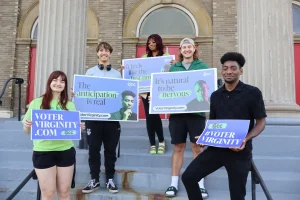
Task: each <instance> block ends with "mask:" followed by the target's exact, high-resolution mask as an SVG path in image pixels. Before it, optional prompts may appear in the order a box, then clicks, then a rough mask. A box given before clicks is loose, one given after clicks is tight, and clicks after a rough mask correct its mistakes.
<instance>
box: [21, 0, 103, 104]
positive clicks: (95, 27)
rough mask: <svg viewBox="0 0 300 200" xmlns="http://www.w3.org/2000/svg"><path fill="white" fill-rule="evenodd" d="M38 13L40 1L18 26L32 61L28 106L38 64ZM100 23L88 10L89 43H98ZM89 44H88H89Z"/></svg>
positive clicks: (29, 76) (29, 10) (92, 12)
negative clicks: (28, 46) (28, 48)
mask: <svg viewBox="0 0 300 200" xmlns="http://www.w3.org/2000/svg"><path fill="white" fill-rule="evenodd" d="M38 12H39V1H37V2H35V3H33V4H32V5H31V6H30V7H29V8H28V10H27V12H26V13H25V14H24V16H23V17H22V19H21V20H20V23H19V26H18V35H17V38H18V39H19V40H22V41H24V42H25V43H27V44H28V45H30V52H29V53H30V61H29V69H28V71H29V73H28V87H27V100H26V104H29V103H30V102H31V101H32V99H33V93H34V84H35V83H34V77H35V64H36V44H37V38H38V24H39V23H38V22H39V20H38ZM98 32H99V22H98V17H97V15H96V13H95V11H94V10H93V9H92V8H91V7H89V8H88V23H87V41H88V42H92V43H94V42H96V43H97V41H98ZM88 42H87V43H88Z"/></svg>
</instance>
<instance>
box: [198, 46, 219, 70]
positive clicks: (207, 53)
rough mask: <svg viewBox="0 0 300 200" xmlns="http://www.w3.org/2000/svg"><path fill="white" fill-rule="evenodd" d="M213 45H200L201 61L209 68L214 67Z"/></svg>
mask: <svg viewBox="0 0 300 200" xmlns="http://www.w3.org/2000/svg"><path fill="white" fill-rule="evenodd" d="M212 50H213V45H212V44H211V43H200V44H199V45H198V52H199V54H200V59H201V60H203V61H204V62H205V63H206V64H208V66H209V67H215V66H213V56H212V55H213V52H212Z"/></svg>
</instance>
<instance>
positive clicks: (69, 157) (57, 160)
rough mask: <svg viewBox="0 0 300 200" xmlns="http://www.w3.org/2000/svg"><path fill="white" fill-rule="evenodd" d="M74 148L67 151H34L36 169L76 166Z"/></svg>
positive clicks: (33, 157)
mask: <svg viewBox="0 0 300 200" xmlns="http://www.w3.org/2000/svg"><path fill="white" fill-rule="evenodd" d="M75 157H76V151H75V149H74V147H72V148H70V149H68V150H65V151H33V154H32V162H33V166H34V168H36V169H47V168H50V167H53V166H57V167H70V166H72V165H74V164H75Z"/></svg>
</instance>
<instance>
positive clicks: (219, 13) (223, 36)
mask: <svg viewBox="0 0 300 200" xmlns="http://www.w3.org/2000/svg"><path fill="white" fill-rule="evenodd" d="M212 19H213V39H214V43H213V66H215V67H217V66H220V58H221V56H222V55H223V54H224V53H226V52H227V51H236V50H237V7H236V0H213V17H212ZM218 69H219V70H218V71H219V74H220V67H219V68H218Z"/></svg>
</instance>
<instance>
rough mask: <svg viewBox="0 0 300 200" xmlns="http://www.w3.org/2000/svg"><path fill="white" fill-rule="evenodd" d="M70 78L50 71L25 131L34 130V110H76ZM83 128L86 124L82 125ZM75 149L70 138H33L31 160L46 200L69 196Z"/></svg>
mask: <svg viewBox="0 0 300 200" xmlns="http://www.w3.org/2000/svg"><path fill="white" fill-rule="evenodd" d="M67 88H68V80H67V76H66V74H65V73H64V72H62V71H54V72H52V73H51V74H50V76H49V78H48V81H47V85H46V92H45V94H44V95H42V96H41V97H39V98H36V99H34V100H33V101H32V102H31V103H30V105H29V108H28V110H27V112H26V114H25V116H24V119H23V124H24V131H25V132H26V133H27V134H30V132H31V126H32V121H31V111H32V110H33V109H44V110H66V111H72V110H73V111H74V110H76V108H75V105H74V103H73V102H71V101H69V100H68V89H67ZM81 128H82V129H83V128H84V125H83V124H81ZM75 155H76V152H75V149H74V144H73V141H71V140H35V141H33V155H32V161H33V166H34V168H35V172H36V174H37V177H38V180H39V184H40V188H41V192H42V199H43V200H54V195H55V193H56V192H57V195H58V199H59V200H69V199H70V188H71V182H72V178H73V170H74V164H75Z"/></svg>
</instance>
